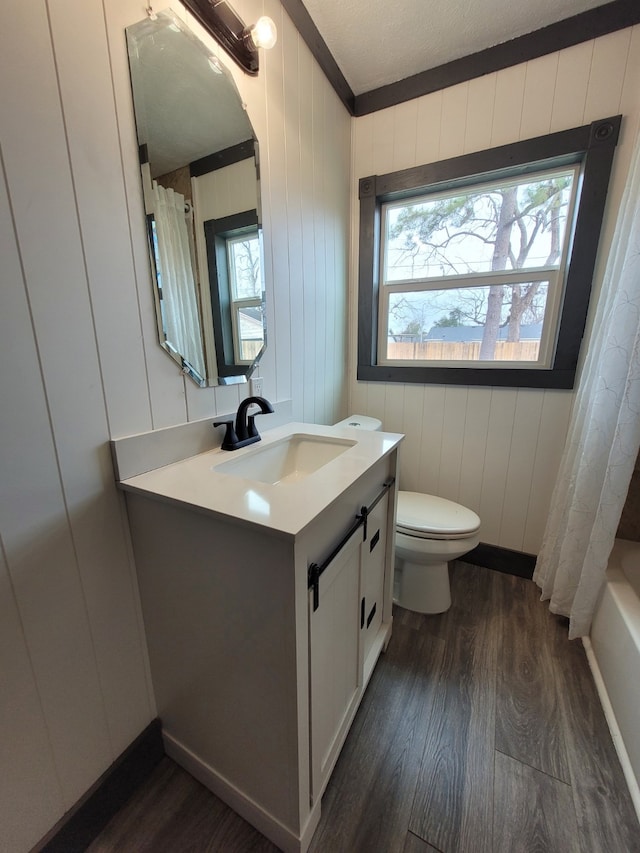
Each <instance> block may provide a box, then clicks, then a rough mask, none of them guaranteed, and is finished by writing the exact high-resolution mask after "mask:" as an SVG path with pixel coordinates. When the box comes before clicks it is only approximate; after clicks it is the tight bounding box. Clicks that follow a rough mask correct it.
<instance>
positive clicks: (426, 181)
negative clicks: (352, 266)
mask: <svg viewBox="0 0 640 853" xmlns="http://www.w3.org/2000/svg"><path fill="white" fill-rule="evenodd" d="M621 119H622V116H614V117H610V118H606V119H600V120H598V121H594V122H592V123H591V124H588V125H584V126H583V127H577V128H573V129H572V130H564V131H560V132H559V133H553V134H549V135H547V136H539V137H536V138H535V139H527V140H524V141H522V142H515V143H512V144H510V145H502V146H500V147H498V148H491V149H488V150H486V151H477V152H475V153H473V154H465V155H463V156H461V157H453V158H451V159H449V160H441V161H439V162H437V163H431V164H429V165H425V166H416V167H413V168H410V169H403V170H402V171H399V172H391V173H389V174H387V175H372V176H370V177H367V178H362V179H361V180H360V191H359V197H360V244H359V271H358V373H357V378H358V379H359V380H364V381H367V382H408V383H412V382H419V383H425V384H426V383H438V384H445V385H487V386H503V387H512V388H573V383H574V379H575V372H576V367H577V364H578V356H579V353H580V344H581V342H582V335H583V333H584V327H585V324H586V319H587V311H588V308H589V296H590V292H591V281H592V277H593V270H594V266H595V261H596V255H597V251H598V239H599V236H600V229H601V226H602V216H603V213H604V206H605V201H606V197H607V190H608V186H609V176H610V174H611V165H612V162H613V155H614V151H615V146H616V144H617V142H618V136H619V132H620V122H621ZM558 163H561V164H564V163H567V164H568V163H581V164H582V168H583V175H582V192H581V197H580V203H579V206H578V216H577V222H576V228H575V233H574V236H573V245H572V249H571V257H570V259H569V264H568V268H567V272H566V285H565V294H564V301H563V305H562V309H561V314H560V326H559V330H558V342H557V345H556V351H555V355H554V358H553V364H552V367H551V368H548V369H544V368H508V367H496V368H493V367H427V366H424V367H423V366H419V367H416V366H413V365H412V366H409V365H407V366H392V365H378V364H376V361H377V330H378V287H379V284H378V282H379V257H380V210H381V206H382V204H383V203H384V202H386V201H391V200H395V199H399V198H402V197H403V196H407V195H414V194H416V193H418V192H420V191H422V190H426V189H436V187H437V189H445V188H446V187H447V186H451V185H454V184H456V183H459V182H462V183H464V184H466V185H468V184H469V183H470V180H473V178H474V177H477V178H478V180H480V179H482V178H485V177H487V173H491V172H493V173H495V172H500V174H501V175H508V174H509V173H510V172H515V171H519V172H520V173H522V166H525V165H526V166H528V167H530V168H527V171H529V170H530V171H535V170H537V169H539V168H540V167H541V166H542V167H544V166H547V165H549V166H551V165H555V164H558Z"/></svg>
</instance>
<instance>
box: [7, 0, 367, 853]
mask: <svg viewBox="0 0 640 853" xmlns="http://www.w3.org/2000/svg"><path fill="white" fill-rule="evenodd" d="M234 5H236V7H237V8H238V11H239V12H240V14H242V15H243V16H244V17H245V18H246V19H247V20H254V19H255V18H257V17H258V16H259V15H260V14H262V13H263V11H264V12H266V13H267V14H269V15H271V17H273V18H274V20H275V21H276V23H277V25H278V29H279V41H278V45H277V46H276V48H275V49H274V50H273V51H271V53H269V54H266V55H265V56H264V58H263V69H262V71H261V73H260V76H259V77H258V78H257V79H250V78H248V77H245V76H244V75H243V74H242V73H241V72H237V71H236V69H235V68H234V69H233V71H234V75H235V77H236V80H237V82H238V86H239V88H240V90H241V92H242V96H243V98H244V100H245V101H246V103H247V108H248V112H249V115H250V118H251V120H252V122H253V124H254V127H255V129H256V132H257V135H258V138H259V141H260V145H261V165H262V178H263V183H262V192H263V207H264V222H265V255H266V258H265V260H266V267H267V269H266V274H267V291H268V295H267V299H268V321H269V346H268V350H267V354H266V357H265V360H264V365H263V367H262V368H261V373H262V375H263V376H264V383H265V393H266V395H267V396H268V397H270V398H272V399H274V400H285V399H291V400H292V409H293V414H294V417H295V418H296V419H306V420H310V421H313V420H317V421H325V422H330V421H332V420H334V419H337V418H338V417H339V416H341V415H343V414H344V413H345V407H344V400H345V399H346V395H345V380H344V373H345V371H344V364H345V352H346V309H347V306H346V289H347V288H346V279H347V266H348V258H347V239H348V232H349V168H350V162H349V151H350V147H349V145H350V119H349V117H348V115H347V113H346V111H345V110H344V108H343V107H342V105H341V104H340V102H339V100H338V99H337V97H336V96H335V94H334V92H333V90H332V89H331V87H330V86H329V85H328V83H327V82H326V80H325V79H324V77H323V75H322V73H321V72H320V71H319V69H318V67H317V65H316V63H315V61H314V60H313V59H312V57H311V55H310V53H309V51H308V49H307V48H306V46H305V45H304V43H303V42H302V41H301V40H300V38H299V36H298V34H297V32H296V31H295V29H294V27H293V25H292V24H291V22H290V21H289V20H288V18H287V17H286V16H284V15H283V13H282V10H281V7H280V4H279V2H278V0H266V2H264V3H263V2H260V0H244V2H241V3H240V2H239V3H235V4H234ZM145 6H146V3H145V2H142V0H104V2H103V0H48V2H47V0H6V2H5V3H4V5H3V13H4V16H3V26H2V28H1V29H0V132H1V134H2V136H1V139H0V157H1V161H0V168H1V178H2V179H1V180H0V257H1V263H2V286H1V289H0V346H1V347H2V358H0V767H1V768H2V772H1V773H0V851H2V853H5V851H6V853H20V852H21V851H25V850H28V849H30V848H31V846H32V845H33V844H35V843H36V842H37V841H38V839H39V838H41V837H42V836H43V835H44V834H45V833H46V832H48V831H49V830H50V828H51V827H52V825H53V824H54V823H55V822H56V821H57V820H58V819H59V818H60V817H61V816H62V815H63V813H64V812H65V811H66V810H67V809H68V808H69V807H70V806H72V805H73V804H74V803H75V802H76V801H77V799H78V798H79V797H80V796H81V795H82V794H83V793H84V792H85V791H86V790H87V788H88V787H89V786H90V785H91V784H93V783H94V782H95V781H96V779H97V778H98V776H99V775H100V774H101V773H102V772H103V771H104V770H105V769H106V768H107V767H108V765H109V764H110V763H111V762H112V761H113V759H114V758H115V757H116V756H117V755H118V754H119V753H120V752H121V751H122V750H123V749H124V748H125V747H126V746H127V745H128V744H129V743H130V742H131V741H132V740H133V738H134V737H135V736H136V735H137V734H138V733H139V732H140V731H141V730H142V729H143V728H144V726H145V725H146V724H147V723H148V722H149V721H150V719H152V718H153V716H154V715H155V708H154V701H153V696H152V691H151V688H150V683H149V678H148V670H147V663H146V652H145V643H144V632H143V625H142V620H141V616H140V610H139V603H138V597H137V588H136V582H135V572H134V566H133V560H132V555H131V548H130V541H129V533H128V525H127V519H126V515H125V512H124V504H123V501H122V500H121V496H120V495H119V493H118V492H117V491H116V489H115V487H114V477H113V471H112V467H111V461H110V457H109V451H108V445H107V442H108V439H109V438H110V437H118V436H123V435H128V434H132V433H136V432H140V431H145V430H149V429H153V428H159V427H163V426H167V425H171V424H176V423H181V422H184V421H187V420H193V419H196V418H201V417H207V416H213V415H215V414H220V413H227V412H230V411H233V410H234V409H235V408H236V406H237V404H238V400H239V395H241V394H242V395H243V391H245V390H246V389H238V388H237V387H230V388H215V389H205V390H201V389H198V388H196V386H195V385H193V384H192V383H191V382H190V381H189V380H188V379H185V378H184V377H182V375H181V374H180V373H179V371H178V370H177V368H176V367H175V365H174V364H173V362H172V361H171V360H170V359H169V358H168V357H167V356H166V355H165V354H164V353H163V352H162V350H161V349H160V348H159V347H158V345H157V343H156V324H155V319H154V315H153V301H152V291H151V283H150V277H149V267H148V259H147V255H146V251H147V249H146V243H145V239H146V238H145V232H144V215H143V208H142V200H141V191H140V183H139V175H138V170H137V153H136V141H135V133H134V128H133V115H132V107H131V99H130V94H129V81H128V70H127V62H126V48H125V41H124V32H123V30H124V27H125V26H127V25H128V24H131V23H134V22H135V21H137V20H140V19H142V18H143V17H144V15H145ZM157 8H158V10H159V9H160V8H162V7H157ZM212 51H214V52H218V51H217V49H216V48H215V46H213V44H212ZM223 61H224V60H223Z"/></svg>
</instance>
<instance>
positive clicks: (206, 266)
mask: <svg viewBox="0 0 640 853" xmlns="http://www.w3.org/2000/svg"><path fill="white" fill-rule="evenodd" d="M127 45H128V52H129V68H130V73H131V85H132V90H133V103H134V109H135V117H136V128H137V134H138V143H139V146H140V162H141V173H142V186H143V194H144V204H145V212H146V216H147V232H148V236H149V248H150V257H151V266H152V273H153V279H154V284H155V286H154V296H155V304H156V319H157V325H158V335H159V341H160V345H161V346H162V347H163V349H164V350H165V351H166V352H167V353H169V355H170V356H171V357H172V358H173V359H174V360H175V361H176V362H177V363H178V364H179V365H180V367H181V368H182V370H183V371H184V373H185V374H187V375H189V376H191V378H192V379H193V380H194V381H195V382H196V383H197V384H198V385H201V386H205V385H216V384H230V383H234V382H242V381H245V380H246V378H247V377H248V376H249V375H250V374H251V372H252V371H253V369H254V367H255V365H256V364H257V362H258V360H259V358H260V356H261V355H262V352H263V351H264V347H265V345H266V333H265V311H264V277H263V264H262V229H261V215H260V190H259V181H258V177H259V170H258V145H257V141H256V138H255V134H254V132H253V129H252V127H251V124H250V122H249V119H248V117H247V114H246V111H245V109H244V105H243V104H242V101H241V99H240V96H239V94H238V91H237V89H236V86H235V83H234V81H233V78H232V77H231V75H230V74H229V72H228V71H227V69H226V68H225V67H224V65H223V64H222V63H221V62H220V60H219V59H218V58H217V57H215V56H213V55H212V54H211V52H210V50H209V49H208V48H207V47H206V45H205V44H203V43H202V42H201V41H200V40H199V39H198V38H197V37H196V36H195V35H194V34H193V33H192V32H191V31H190V30H189V29H188V27H187V26H186V25H185V24H184V23H183V22H182V21H181V20H180V19H179V18H178V17H177V16H176V15H175V14H174V13H172V12H170V11H167V12H162V13H158V14H157V15H156V16H155V18H154V19H153V20H152V19H151V18H149V19H147V20H145V21H141V22H140V23H138V24H135V25H134V26H132V27H128V28H127Z"/></svg>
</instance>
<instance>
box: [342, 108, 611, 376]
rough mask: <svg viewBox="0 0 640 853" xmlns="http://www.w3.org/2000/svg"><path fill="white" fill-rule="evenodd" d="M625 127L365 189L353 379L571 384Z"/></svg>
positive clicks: (535, 143)
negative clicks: (614, 161)
mask: <svg viewBox="0 0 640 853" xmlns="http://www.w3.org/2000/svg"><path fill="white" fill-rule="evenodd" d="M619 125H620V117H619V116H618V117H616V118H612V119H605V120H603V121H599V122H594V123H593V124H592V125H589V126H586V127H582V128H576V129H574V130H570V131H564V132H562V133H557V134H552V135H550V136H547V137H540V138H538V139H533V140H527V141H525V142H520V143H516V144H514V145H509V146H503V147H501V148H497V149H493V150H490V151H483V152H478V153H476V154H470V155H466V156H464V157H457V158H454V159H452V160H446V161H442V162H440V163H435V164H432V165H430V166H424V167H418V168H415V169H408V170H404V171H402V172H396V173H393V174H391V175H384V176H374V177H370V178H365V179H363V180H362V181H361V182H360V271H359V288H360V290H359V346H358V378H359V379H366V380H374V381H375V380H379V381H386V382H388V381H400V382H442V383H462V384H484V385H512V386H525V387H526V386H529V387H556V388H570V387H572V386H573V380H574V376H575V369H576V365H577V360H578V354H579V348H580V341H581V338H582V333H583V331H584V324H585V320H586V313H587V308H588V303H589V292H590V287H591V278H592V275H593V266H594V263H595V256H596V250H597V242H598V236H599V231H600V223H601V219H602V212H603V208H604V201H605V198H606V190H607V185H608V180H609V174H610V170H611V162H612V158H613V151H614V148H615V144H616V142H617V138H618V132H619Z"/></svg>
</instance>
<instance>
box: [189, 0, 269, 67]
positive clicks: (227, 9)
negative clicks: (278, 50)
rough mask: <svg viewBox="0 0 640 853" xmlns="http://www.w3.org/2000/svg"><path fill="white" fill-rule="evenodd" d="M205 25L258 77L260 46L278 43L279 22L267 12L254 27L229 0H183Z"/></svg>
mask: <svg viewBox="0 0 640 853" xmlns="http://www.w3.org/2000/svg"><path fill="white" fill-rule="evenodd" d="M182 2H183V3H184V5H185V6H186V7H187V8H188V9H189V10H190V11H191V12H193V14H194V15H195V16H196V18H197V19H198V20H199V21H200V23H201V24H202V26H203V27H205V29H207V30H208V31H209V32H210V33H211V35H212V36H213V37H214V38H215V39H216V40H217V41H218V42H219V43H220V44H221V45H222V47H223V48H224V49H225V50H226V51H227V53H228V54H229V55H230V56H231V57H232V58H233V59H235V61H236V62H237V63H238V65H239V66H240V67H241V68H242V69H244V71H246V72H247V74H251V75H252V76H254V77H255V75H256V74H257V73H258V68H259V61H258V48H259V47H264V48H270V47H273V46H274V44H275V43H276V38H277V32H276V25H275V24H274V23H273V21H272V20H271V18H267V17H266V15H265V16H263V17H262V18H259V19H258V21H257V23H255V24H254V25H253V26H251V27H247V26H245V24H244V22H243V21H242V19H241V18H239V17H238V15H237V14H236V12H235V11H234V10H233V9H232V8H231V6H230V5H229V4H228V3H227V0H182Z"/></svg>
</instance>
